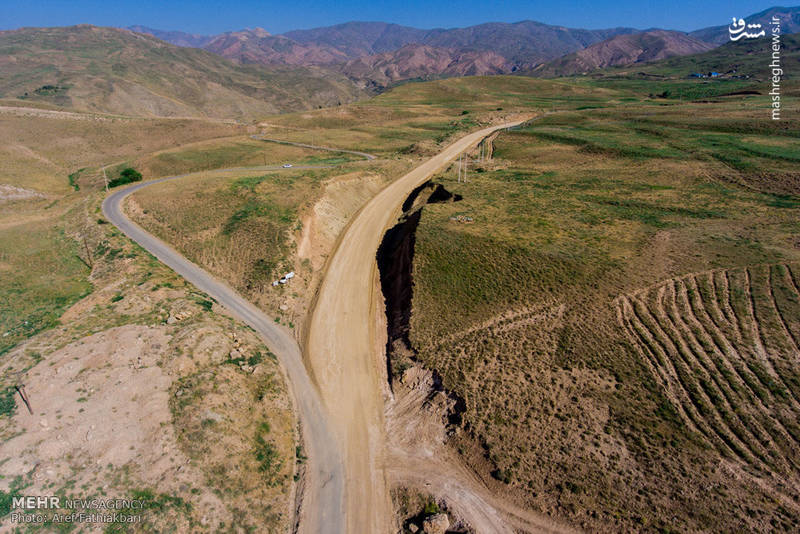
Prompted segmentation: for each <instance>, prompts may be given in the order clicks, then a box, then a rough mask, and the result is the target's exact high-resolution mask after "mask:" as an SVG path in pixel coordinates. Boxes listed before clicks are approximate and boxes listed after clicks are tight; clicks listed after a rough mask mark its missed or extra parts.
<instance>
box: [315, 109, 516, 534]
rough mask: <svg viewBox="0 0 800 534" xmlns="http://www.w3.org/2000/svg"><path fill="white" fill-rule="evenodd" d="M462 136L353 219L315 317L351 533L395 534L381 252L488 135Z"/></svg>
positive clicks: (319, 365) (318, 370)
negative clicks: (432, 185) (448, 169)
mask: <svg viewBox="0 0 800 534" xmlns="http://www.w3.org/2000/svg"><path fill="white" fill-rule="evenodd" d="M521 122H524V121H517V122H512V123H507V124H503V125H499V126H493V127H490V128H485V129H483V130H480V131H477V132H474V133H471V134H469V135H466V136H465V137H462V138H461V139H459V140H458V141H456V142H454V143H453V144H451V145H450V146H448V147H447V148H446V149H445V150H444V151H443V152H441V153H439V154H437V155H436V156H434V157H433V158H431V159H429V160H428V161H426V162H425V163H423V164H422V165H420V166H419V167H417V168H416V169H414V170H413V171H411V172H409V173H408V174H406V175H405V176H403V177H402V178H400V179H398V180H397V181H395V182H392V183H391V184H390V185H388V186H387V187H386V188H384V189H383V190H382V191H381V192H380V193H378V195H376V196H375V197H374V198H373V199H372V200H371V201H370V202H369V203H368V204H367V205H366V206H364V208H363V209H362V210H361V211H360V212H359V213H358V214H357V215H356V217H355V218H354V219H353V220H352V222H351V223H350V225H349V226H348V228H347V229H346V230H345V233H344V235H342V236H341V238H340V241H339V245H338V247H337V248H336V250H335V252H334V253H333V255H332V257H331V260H330V261H329V263H328V267H327V271H326V273H325V275H324V278H323V280H322V284H321V286H320V289H319V292H318V296H317V300H316V303H315V306H314V309H313V311H312V316H311V321H310V326H309V330H308V335H307V339H306V358H307V362H308V364H309V365H310V367H311V371H312V373H313V377H314V379H315V381H316V382H317V384H318V386H319V388H320V393H321V396H322V400H323V402H324V404H325V406H326V408H327V411H328V412H329V413H330V414H331V428H332V430H333V432H334V434H335V435H336V437H337V439H338V443H339V446H340V448H341V450H342V451H343V453H344V465H345V509H344V515H345V519H346V531H347V532H350V533H359V534H360V533H365V534H366V533H384V532H391V531H392V506H391V502H390V496H389V490H388V484H387V477H386V472H385V469H384V455H385V453H386V448H385V444H386V440H385V430H384V429H385V427H384V419H383V417H384V394H385V386H384V384H385V380H386V378H385V363H384V362H383V361H381V358H382V357H383V354H382V347H383V345H382V343H383V341H382V338H381V336H382V335H385V333H382V332H380V331H378V330H379V329H378V327H377V325H378V324H380V323H381V321H376V320H375V318H376V316H378V317H379V316H380V314H382V313H383V309H382V308H380V304H379V303H382V302H383V299H382V297H380V295H376V290H377V292H378V293H379V291H380V290H379V284H378V282H377V280H378V273H377V262H376V259H375V254H376V251H377V250H378V246H379V244H380V241H381V239H382V237H383V234H384V232H385V231H386V229H387V228H388V227H389V226H390V225H391V224H393V223H394V221H395V220H396V219H397V217H398V215H399V214H400V207H401V204H402V202H403V201H404V200H405V198H406V197H407V196H408V194H409V193H410V192H411V191H412V190H413V189H414V188H415V187H417V186H418V185H420V184H422V183H423V182H425V180H427V179H428V178H430V176H431V175H433V174H434V173H435V172H436V171H438V170H439V169H441V168H442V167H443V166H444V165H446V164H447V163H449V162H450V161H452V160H454V159H455V158H456V157H457V156H458V155H459V154H460V153H462V152H463V151H465V150H466V149H468V148H469V147H471V146H472V145H474V144H476V143H478V142H479V141H480V140H481V139H483V138H484V137H486V136H487V135H489V134H491V133H492V132H495V131H496V130H500V129H503V128H508V127H512V126H515V125H517V124H520V123H521Z"/></svg>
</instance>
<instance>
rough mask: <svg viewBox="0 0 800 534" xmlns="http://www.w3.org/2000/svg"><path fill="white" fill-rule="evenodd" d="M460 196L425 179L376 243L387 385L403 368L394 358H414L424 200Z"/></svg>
mask: <svg viewBox="0 0 800 534" xmlns="http://www.w3.org/2000/svg"><path fill="white" fill-rule="evenodd" d="M459 200H461V195H454V194H452V193H450V192H449V191H448V190H447V189H445V188H444V186H443V185H442V184H435V183H433V182H430V181H428V182H425V183H424V184H422V185H421V186H419V187H417V188H416V189H414V190H413V191H412V192H411V194H409V195H408V198H406V200H405V201H404V202H403V214H402V215H401V216H400V218H399V219H398V222H397V224H396V225H395V226H393V227H392V228H390V229H389V230H387V231H386V234H384V236H383V240H382V241H381V244H380V246H379V247H378V254H377V260H378V270H379V272H380V279H381V290H382V291H383V297H384V299H385V301H386V324H387V333H388V337H387V342H386V368H387V372H388V373H387V374H388V377H389V385H390V386H391V383H392V380H393V378H394V377H395V372H397V373H398V374H399V373H401V372H402V369H393V367H394V366H393V365H392V362H393V361H396V360H397V359H399V358H408V359H411V360H412V361H416V351H415V350H414V348H413V347H412V345H411V341H410V339H409V332H410V322H411V299H412V298H413V294H414V280H413V272H412V271H413V267H414V245H415V243H416V233H417V226H419V221H420V217H421V216H422V210H423V208H424V207H425V205H427V204H433V203H437V202H457V201H459ZM434 378H435V381H436V387H437V388H438V390H442V386H441V378H440V377H439V376H438V373H436V372H435V370H434ZM463 406H464V402H463V400H461V399H456V413H454V414H451V417H450V422H451V423H454V424H457V423H459V422H460V415H459V413H460V411H463Z"/></svg>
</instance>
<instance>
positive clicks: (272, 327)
mask: <svg viewBox="0 0 800 534" xmlns="http://www.w3.org/2000/svg"><path fill="white" fill-rule="evenodd" d="M296 168H297V167H296ZM219 172H225V169H221V170H220V171H219ZM178 178H182V176H173V177H169V178H162V179H160V180H153V181H150V182H142V183H138V184H135V185H133V186H130V187H126V188H125V189H122V190H119V191H115V192H114V193H112V194H111V195H109V196H108V197H107V198H106V199H105V201H104V202H103V213H104V214H105V216H106V217H107V218H108V220H109V221H111V222H112V223H113V224H114V225H115V226H116V227H117V228H119V229H120V230H121V231H122V232H123V233H124V234H125V235H127V236H128V237H129V238H131V239H132V240H134V241H135V242H137V243H138V244H139V245H141V246H142V247H143V248H144V249H145V250H147V251H148V252H150V253H151V254H153V255H154V256H155V257H156V258H158V259H159V260H160V261H161V262H162V263H164V264H166V265H167V266H169V267H170V268H171V269H172V270H174V271H175V272H176V273H178V274H179V275H181V276H183V277H184V278H185V279H186V280H188V281H189V282H190V283H192V284H193V285H195V286H196V287H197V288H198V289H200V290H201V291H203V292H205V293H206V294H207V295H209V296H210V297H212V298H214V299H215V300H216V301H217V302H219V303H220V304H221V305H223V306H225V307H226V308H228V310H230V311H231V312H232V313H233V314H234V315H235V316H237V317H238V318H240V319H241V320H242V321H243V322H245V323H246V324H248V325H250V326H251V327H252V328H253V329H254V330H255V331H256V332H258V334H259V335H260V336H261V338H262V339H263V340H264V342H265V343H266V345H267V347H269V349H270V350H271V351H272V352H274V353H275V354H276V355H277V356H278V358H279V359H280V362H281V364H282V365H283V366H284V368H285V369H286V372H287V374H288V378H289V382H290V388H291V390H292V392H293V394H294V397H295V402H296V406H297V409H298V412H299V416H300V421H301V424H302V430H303V438H304V444H305V448H306V452H307V456H308V457H309V460H308V467H307V470H306V475H307V480H306V488H307V489H306V492H305V495H304V498H303V505H302V511H301V522H300V532H304V533H308V534H312V533H313V534H316V533H320V532H325V533H328V532H330V533H335V534H338V533H343V532H345V521H344V515H343V513H344V510H343V508H342V503H343V496H344V466H343V462H342V455H341V453H340V450H339V448H338V441H337V440H336V439H334V434H333V432H332V430H331V427H330V425H329V422H328V415H327V413H326V412H325V410H324V408H323V405H322V402H321V401H320V397H319V394H318V393H317V390H316V388H315V387H314V385H313V384H312V383H311V380H310V379H309V376H308V373H307V371H306V368H305V366H304V365H303V360H302V356H301V352H300V348H299V346H298V345H297V342H296V341H295V339H294V337H293V336H292V334H291V333H290V332H289V331H288V330H286V329H285V328H283V327H281V326H280V325H277V324H275V322H274V321H273V320H272V319H271V318H270V317H268V316H267V315H266V314H265V313H264V312H262V311H261V310H259V309H258V308H256V307H255V306H254V305H252V304H250V303H249V302H248V301H247V300H245V299H244V298H243V297H242V296H241V295H239V294H238V293H237V292H236V291H234V290H233V289H231V288H230V287H228V286H227V285H226V284H224V283H223V282H220V281H219V280H216V279H215V278H214V277H212V276H211V275H210V274H208V273H207V272H205V271H204V270H203V269H201V268H200V267H198V266H197V265H195V264H194V263H192V262H190V261H189V260H187V259H186V258H184V257H183V256H181V255H180V254H179V253H178V252H176V251H175V250H174V249H172V248H171V247H170V246H169V245H167V244H166V243H164V242H163V241H161V240H160V239H158V238H156V237H155V236H153V235H151V234H149V233H147V232H146V231H144V230H143V229H142V228H141V227H139V226H138V225H136V224H135V223H133V222H132V221H131V220H130V219H128V218H127V217H126V216H125V214H124V213H123V211H122V203H123V201H124V199H125V197H127V196H128V195H130V194H131V193H133V192H134V191H137V190H139V189H141V188H143V187H148V186H151V185H153V184H157V183H160V182H164V181H166V180H174V179H178Z"/></svg>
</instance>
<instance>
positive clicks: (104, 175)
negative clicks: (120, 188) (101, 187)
mask: <svg viewBox="0 0 800 534" xmlns="http://www.w3.org/2000/svg"><path fill="white" fill-rule="evenodd" d="M103 181H104V182H105V183H106V193H108V176H106V168H105V167H103Z"/></svg>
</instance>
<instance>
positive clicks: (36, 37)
mask: <svg viewBox="0 0 800 534" xmlns="http://www.w3.org/2000/svg"><path fill="white" fill-rule="evenodd" d="M360 94H361V93H360V92H359V91H358V89H356V88H355V86H354V85H353V84H352V83H351V82H350V81H349V80H348V79H347V78H345V77H344V76H341V75H337V74H335V73H331V72H328V71H321V70H319V69H316V68H300V67H293V68H288V67H269V68H268V67H264V66H260V65H258V66H244V65H239V64H236V63H234V62H232V61H230V60H227V59H225V58H222V57H220V56H218V55H215V54H212V53H210V52H207V51H205V50H199V49H194V48H181V47H178V46H174V45H171V44H168V43H166V42H164V41H161V40H159V39H156V38H154V37H151V36H147V35H143V34H139V33H134V32H131V31H128V30H120V29H114V28H100V27H95V26H88V25H81V26H71V27H65V28H23V29H20V30H12V31H4V32H0V97H2V98H16V99H22V100H34V101H40V102H48V103H51V104H56V105H58V106H62V107H66V108H70V109H75V110H86V111H99V112H110V113H119V114H125V115H136V116H159V117H178V116H180V117H213V118H244V117H251V116H253V115H264V114H269V113H276V112H283V111H294V110H304V109H312V108H317V107H319V106H330V105H336V104H338V103H343V102H348V101H352V100H354V99H355V98H356V97H357V96H359V95H360Z"/></svg>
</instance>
